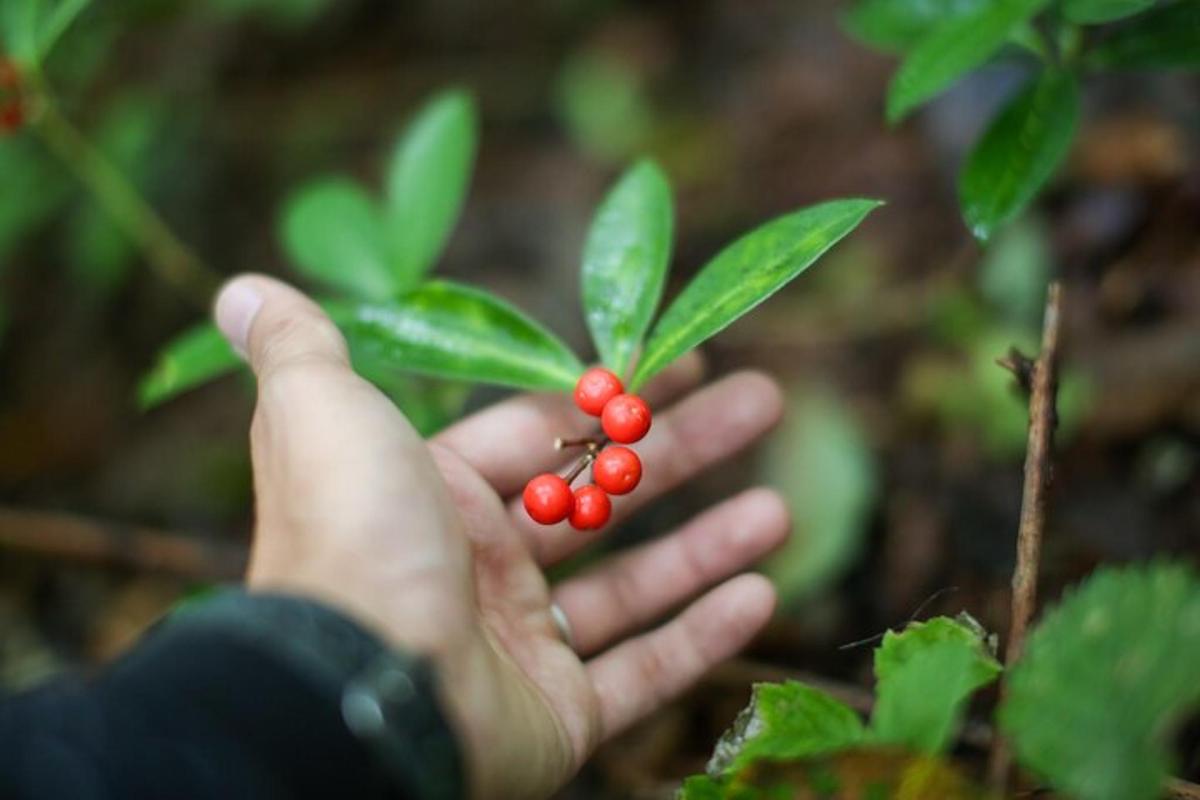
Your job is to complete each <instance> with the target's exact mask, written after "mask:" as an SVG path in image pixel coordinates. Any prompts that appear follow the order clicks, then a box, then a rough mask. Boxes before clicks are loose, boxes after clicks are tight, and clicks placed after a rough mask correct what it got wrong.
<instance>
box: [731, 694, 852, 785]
mask: <svg viewBox="0 0 1200 800" xmlns="http://www.w3.org/2000/svg"><path fill="white" fill-rule="evenodd" d="M865 733H866V729H865V728H864V726H863V723H862V720H861V719H859V716H858V714H857V713H855V712H854V711H853V710H851V709H850V708H848V707H847V706H846V705H845V704H843V703H841V702H839V701H838V700H835V699H833V698H832V697H830V696H829V695H827V694H825V693H824V692H822V691H820V690H818V689H814V688H812V687H811V686H806V685H804V684H803V683H799V682H797V681H786V682H784V683H757V684H755V685H754V687H753V692H752V694H751V696H750V705H748V706H746V708H745V709H743V710H742V712H741V713H740V714H738V717H737V719H736V720H734V723H733V725H732V726H731V727H730V728H729V730H727V731H726V732H725V734H724V735H723V736H721V738H720V740H719V741H718V742H717V746H716V749H715V750H714V751H713V756H712V759H710V760H709V762H708V773H709V775H711V776H713V777H717V776H720V775H727V774H731V773H734V772H737V771H739V770H741V769H742V768H743V767H746V766H747V765H749V764H751V763H752V762H754V761H757V760H759V759H764V758H765V759H771V760H775V761H780V760H784V759H797V758H807V757H809V756H815V755H822V754H825V753H832V752H835V751H837V750H843V749H845V748H847V747H852V746H854V745H856V744H858V743H859V742H861V741H862V739H863V737H864V735H865Z"/></svg>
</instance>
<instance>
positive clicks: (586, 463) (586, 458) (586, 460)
mask: <svg viewBox="0 0 1200 800" xmlns="http://www.w3.org/2000/svg"><path fill="white" fill-rule="evenodd" d="M595 460H596V454H595V453H592V452H589V453H587V454H586V455H582V456H580V457H579V460H578V461H576V462H575V466H573V467H571V471H570V472H568V473H567V474H566V476H565V477H564V478H563V480H565V481H566V482H567V485H568V486H570V485H571V484H572V483H574V482H575V479H576V478H578V477H579V476H580V475H582V474H583V471H584V470H585V469H587V468H588V467H590V466H591V465H592V462H593V461H595Z"/></svg>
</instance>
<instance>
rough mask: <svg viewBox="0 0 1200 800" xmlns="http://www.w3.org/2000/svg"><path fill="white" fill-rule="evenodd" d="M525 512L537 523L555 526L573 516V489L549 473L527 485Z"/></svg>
mask: <svg viewBox="0 0 1200 800" xmlns="http://www.w3.org/2000/svg"><path fill="white" fill-rule="evenodd" d="M522 499H523V500H524V501H525V510H526V511H527V512H529V516H530V517H532V518H533V520H534V521H535V522H540V523H542V524H543V525H553V524H554V523H556V522H562V521H563V520H564V519H566V518H567V517H569V516H571V512H572V511H573V510H574V508H575V496H574V495H572V494H571V487H570V486H569V485H568V484H567V482H566V481H565V480H563V479H562V478H560V477H559V476H557V475H554V474H552V473H549V472H547V473H546V474H544V475H538V476H537V477H536V478H534V479H533V480H531V481H530V482H529V483H527V484H525V494H524V495H522Z"/></svg>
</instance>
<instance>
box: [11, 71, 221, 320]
mask: <svg viewBox="0 0 1200 800" xmlns="http://www.w3.org/2000/svg"><path fill="white" fill-rule="evenodd" d="M39 95H40V96H39V103H38V113H37V116H36V118H35V122H34V130H35V131H37V133H38V135H39V136H41V138H42V140H43V141H44V142H45V143H46V145H47V147H49V149H50V150H51V151H52V152H53V153H54V154H55V155H56V156H57V157H58V158H59V159H60V160H61V161H62V162H63V163H64V164H66V166H67V167H69V168H70V169H71V171H73V172H74V173H75V175H76V177H77V178H78V179H79V180H80V182H81V183H83V185H84V186H86V187H87V188H88V190H89V191H90V192H91V193H92V195H93V196H94V197H95V198H96V200H97V201H98V202H99V203H100V205H101V206H102V207H103V208H104V209H105V210H106V211H107V212H108V214H109V216H110V217H111V218H112V220H113V221H114V222H115V223H116V224H117V225H118V226H119V227H120V228H121V229H122V230H123V231H124V232H125V234H126V235H127V236H129V237H130V238H131V239H132V240H133V241H134V242H136V243H137V244H138V246H139V247H141V249H142V252H143V253H144V255H145V257H146V263H147V264H148V265H149V266H150V268H151V269H153V270H154V271H155V272H156V273H157V274H158V276H159V277H160V278H161V279H162V280H163V282H164V283H167V284H169V285H170V286H172V287H174V288H176V289H178V290H179V291H180V292H182V293H183V295H184V296H185V297H186V298H187V299H188V300H189V301H191V302H192V303H193V304H195V305H197V306H198V307H200V308H201V309H203V310H205V311H207V310H208V304H209V301H210V298H211V297H212V295H213V293H214V292H215V291H216V289H217V287H218V286H219V285H220V283H221V277H220V275H218V274H217V273H216V272H215V271H214V270H213V269H212V268H210V267H209V266H207V265H206V264H205V263H204V262H203V261H202V260H201V259H200V258H199V257H198V256H197V255H196V254H195V253H193V252H192V251H191V250H190V249H189V248H188V247H187V245H185V244H184V243H183V242H181V241H180V240H179V238H178V237H177V236H175V234H174V233H173V232H172V231H171V229H170V228H169V227H168V226H167V224H166V223H165V222H164V221H163V219H162V217H160V216H159V215H158V213H157V212H156V211H155V210H154V209H153V208H151V207H150V205H149V204H148V203H147V202H146V201H145V199H144V198H143V197H142V196H141V194H140V193H139V192H138V191H137V189H136V188H134V186H133V185H132V184H131V183H130V182H129V180H128V179H127V178H126V177H125V175H123V174H122V173H121V171H120V170H118V169H117V168H116V167H115V166H114V165H113V164H112V162H111V161H109V160H108V158H106V157H105V155H104V154H103V153H101V152H100V150H99V149H97V148H96V146H95V145H93V144H92V143H91V142H89V141H88V140H87V138H86V137H85V136H84V135H83V134H82V133H81V132H80V131H79V129H78V128H76V127H75V126H74V125H72V124H71V122H70V120H68V119H67V118H66V117H64V116H63V115H62V113H61V112H60V111H59V110H58V108H57V106H56V105H55V104H54V101H53V99H52V98H51V97H50V96H49V95H48V94H47V93H46V92H40V93H39Z"/></svg>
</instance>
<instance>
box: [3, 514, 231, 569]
mask: <svg viewBox="0 0 1200 800" xmlns="http://www.w3.org/2000/svg"><path fill="white" fill-rule="evenodd" d="M0 548H6V549H11V550H19V551H22V552H25V553H30V554H33V555H37V556H42V557H46V558H54V559H63V560H70V561H78V562H81V563H84V564H92V565H98V566H106V567H112V566H115V567H124V568H128V569H135V570H142V571H145V572H161V573H168V574H172V575H178V576H181V577H185V578H192V579H195V580H202V581H224V580H236V579H238V578H240V577H241V576H242V574H243V572H244V571H245V565H246V548H245V547H244V546H241V545H237V544H232V543H218V542H207V541H204V540H202V539H200V538H198V537H192V536H183V535H180V534H175V533H165V532H163V531H158V530H153V529H151V528H142V527H137V526H133V525H126V524H123V523H119V522H102V521H97V520H92V519H88V518H86V517H80V516H76V515H73V514H64V513H60V512H54V511H29V510H24V509H12V508H0Z"/></svg>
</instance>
